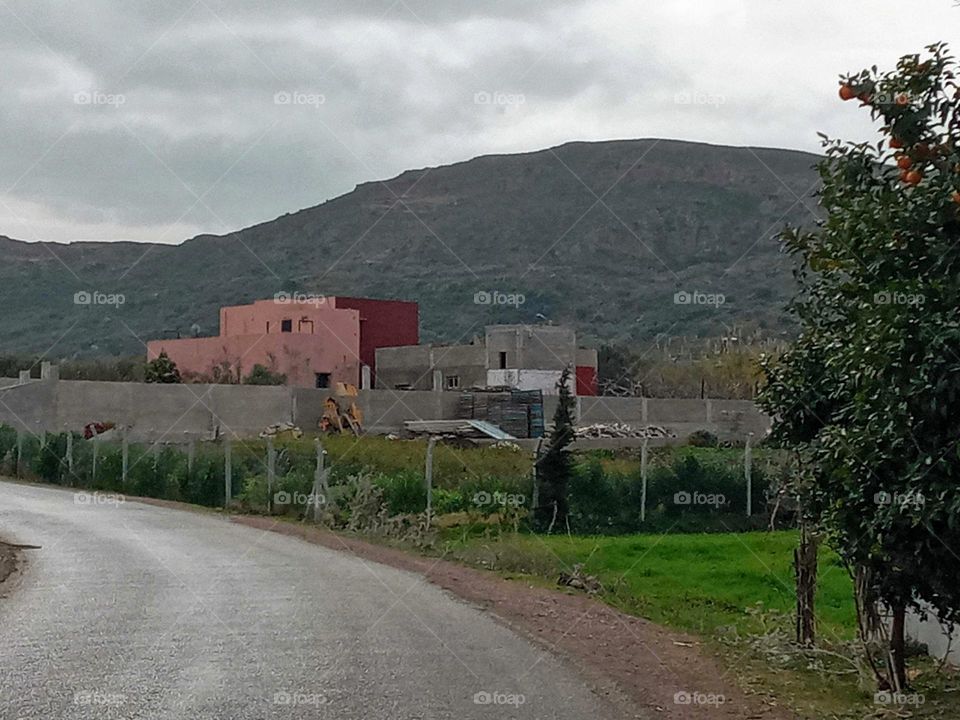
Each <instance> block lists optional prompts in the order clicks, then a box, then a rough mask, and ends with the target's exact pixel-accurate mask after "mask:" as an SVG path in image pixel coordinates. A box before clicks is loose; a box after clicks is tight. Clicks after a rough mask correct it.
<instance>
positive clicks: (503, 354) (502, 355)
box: [500, 352, 507, 370]
mask: <svg viewBox="0 0 960 720" xmlns="http://www.w3.org/2000/svg"><path fill="white" fill-rule="evenodd" d="M500 369H501V370H506V369H507V353H506V352H501V353H500Z"/></svg>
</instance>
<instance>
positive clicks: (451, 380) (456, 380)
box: [447, 375, 460, 390]
mask: <svg viewBox="0 0 960 720" xmlns="http://www.w3.org/2000/svg"><path fill="white" fill-rule="evenodd" d="M458 387H460V376H459V375H447V390H456V389H457V388H458Z"/></svg>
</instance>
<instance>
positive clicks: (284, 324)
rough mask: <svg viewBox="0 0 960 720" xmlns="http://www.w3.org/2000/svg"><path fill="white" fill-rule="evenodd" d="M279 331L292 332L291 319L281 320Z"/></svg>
mask: <svg viewBox="0 0 960 720" xmlns="http://www.w3.org/2000/svg"><path fill="white" fill-rule="evenodd" d="M280 332H293V320H281V321H280Z"/></svg>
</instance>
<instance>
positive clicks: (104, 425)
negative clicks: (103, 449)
mask: <svg viewBox="0 0 960 720" xmlns="http://www.w3.org/2000/svg"><path fill="white" fill-rule="evenodd" d="M115 427H116V425H115V424H114V423H112V422H92V423H87V424H86V425H84V426H83V437H84V439H85V440H89V439H90V438H92V437H94V436H95V435H103V434H104V433H106V432H109V431H110V430H113V428H115Z"/></svg>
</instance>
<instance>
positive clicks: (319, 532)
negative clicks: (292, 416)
mask: <svg viewBox="0 0 960 720" xmlns="http://www.w3.org/2000/svg"><path fill="white" fill-rule="evenodd" d="M231 520H232V521H233V522H236V523H240V524H243V525H247V526H250V527H254V528H259V529H261V530H270V531H273V532H278V533H283V534H285V535H292V536H294V537H299V538H302V539H303V540H306V541H308V542H312V543H316V544H319V545H323V546H325V547H328V548H331V549H333V550H339V551H342V552H349V553H351V554H353V555H355V556H357V557H359V558H361V559H364V560H370V561H372V562H377V563H382V564H384V565H390V566H392V567H396V568H400V569H403V570H408V571H411V572H415V573H418V574H420V575H422V576H423V577H424V578H425V579H427V580H429V581H430V582H432V583H434V584H436V585H439V586H440V587H442V588H444V589H445V590H448V591H449V592H452V593H453V594H455V595H457V596H458V597H460V598H462V599H464V600H467V601H469V602H471V603H473V604H475V605H478V606H480V607H482V608H484V609H487V610H489V611H490V612H491V613H493V614H495V615H496V616H497V617H498V618H499V619H500V620H501V621H503V622H505V623H506V624H507V625H509V626H510V627H511V628H513V629H514V630H516V631H518V632H520V633H522V634H524V635H526V636H527V637H530V638H532V639H533V640H535V641H536V642H538V643H539V644H541V645H543V646H545V647H546V648H548V649H549V650H551V651H553V652H556V653H558V654H560V655H561V656H563V657H564V658H566V659H567V660H568V661H569V662H571V663H572V664H573V665H574V666H575V667H576V668H577V669H578V670H579V671H580V672H581V673H582V674H583V675H584V676H585V677H586V678H587V679H588V680H589V681H590V682H591V683H592V684H593V686H594V688H595V689H596V690H597V692H599V693H600V694H602V695H605V696H607V697H608V698H609V699H611V700H613V701H614V702H616V703H617V704H619V705H621V706H622V705H624V704H628V705H629V706H632V707H633V708H635V709H636V710H639V711H640V712H641V713H642V714H641V715H639V717H646V716H649V717H656V718H668V719H669V720H674V719H676V720H686V719H687V718H702V717H704V718H705V717H710V718H714V719H715V720H716V719H722V720H727V719H729V720H733V719H734V718H737V719H738V720H741V719H743V718H762V719H764V720H787V719H788V718H793V717H794V716H793V715H792V714H790V713H789V712H788V711H787V710H785V709H784V708H781V707H777V706H772V705H770V704H767V703H766V702H764V700H763V699H762V698H759V697H755V696H748V695H746V694H745V693H744V692H743V691H742V690H741V689H740V687H739V686H738V685H737V683H736V681H735V679H734V677H733V676H734V670H735V669H733V668H724V667H722V666H721V664H720V663H719V661H717V660H716V659H714V658H712V657H709V656H707V654H706V653H704V652H702V651H701V650H700V649H699V644H700V643H699V641H698V639H696V638H694V637H691V636H688V635H684V634H683V633H678V632H674V631H671V630H667V629H666V628H663V627H660V626H659V625H655V624H654V623H651V622H649V621H647V620H644V619H642V618H637V617H634V616H632V615H626V614H624V613H622V612H620V611H618V610H616V609H614V608H612V607H610V606H608V605H605V604H604V603H602V602H599V601H597V600H594V599H592V598H590V597H589V596H587V595H585V594H582V593H575V592H572V591H571V592H569V593H568V592H563V591H560V590H551V589H548V588H542V587H536V586H531V585H527V584H525V583H520V582H515V581H510V580H505V579H503V578H501V577H499V576H497V575H495V574H494V573H492V572H484V571H481V570H475V569H473V568H470V567H466V566H464V565H460V564H459V563H455V562H451V561H447V560H443V559H436V558H431V557H424V556H421V555H415V554H412V553H408V552H405V551H402V550H397V549H395V548H390V547H385V546H382V545H377V544H374V543H370V542H366V541H364V540H360V539H357V538H354V537H349V536H343V535H340V534H337V533H333V532H330V531H328V530H324V529H321V528H317V527H312V526H306V525H297V524H293V523H289V522H284V521H279V520H274V519H270V518H265V517H256V516H235V517H232V518H231ZM678 692H685V693H688V694H689V695H690V696H691V697H693V696H697V700H700V701H705V700H706V699H707V697H706V696H709V695H711V694H712V695H722V696H723V697H724V703H723V704H721V705H715V704H700V705H698V704H696V702H692V703H690V704H678V703H677V702H675V697H674V696H675V694H676V693H678Z"/></svg>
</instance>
